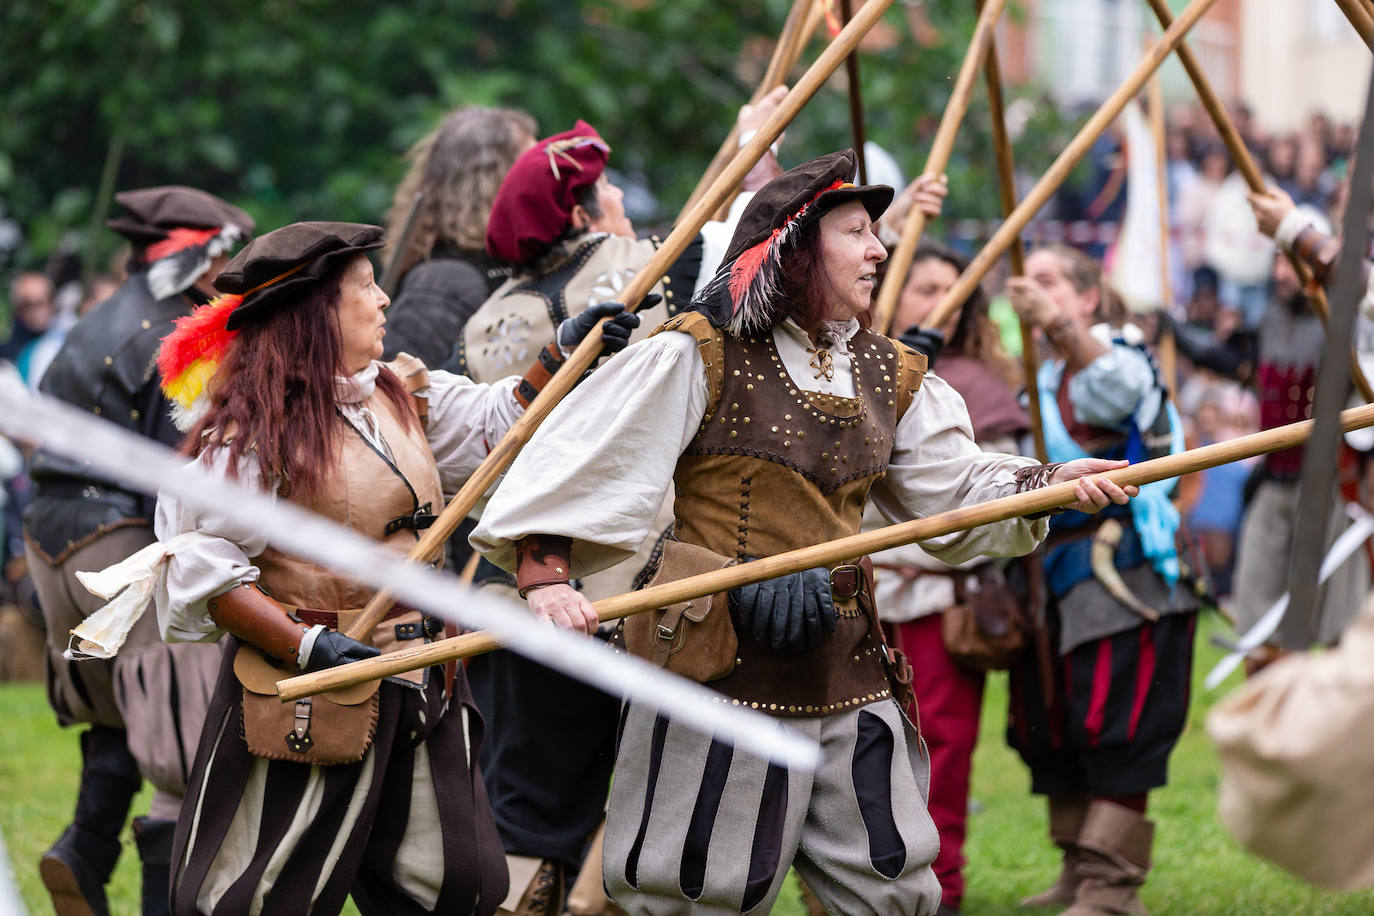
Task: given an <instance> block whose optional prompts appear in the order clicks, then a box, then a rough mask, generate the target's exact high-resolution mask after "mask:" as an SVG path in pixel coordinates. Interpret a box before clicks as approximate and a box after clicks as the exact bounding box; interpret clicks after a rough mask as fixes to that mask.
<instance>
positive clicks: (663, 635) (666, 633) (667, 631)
mask: <svg viewBox="0 0 1374 916" xmlns="http://www.w3.org/2000/svg"><path fill="white" fill-rule="evenodd" d="M654 631H655V632H656V633H657V634H658V638H659V639H669V640H671V639H672V638H673V633H674V630H673V628H672V627H665V626H664V625H663V624H661V623H660V624H659V625H658V626H657V627H655V628H654Z"/></svg>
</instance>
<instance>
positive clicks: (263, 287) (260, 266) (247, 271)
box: [215, 222, 383, 331]
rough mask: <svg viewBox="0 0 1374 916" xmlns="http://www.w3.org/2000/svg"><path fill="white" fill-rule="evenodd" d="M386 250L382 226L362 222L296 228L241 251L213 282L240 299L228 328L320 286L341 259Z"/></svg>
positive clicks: (295, 225) (283, 229) (270, 235)
mask: <svg viewBox="0 0 1374 916" xmlns="http://www.w3.org/2000/svg"><path fill="white" fill-rule="evenodd" d="M382 245H383V240H382V227H381V226H369V225H366V224H364V223H325V222H313V223H292V224H291V225H289V226H283V227H281V228H280V229H274V230H273V231H271V232H269V233H267V234H266V235H264V236H261V237H260V238H257V239H254V240H253V242H252V243H251V244H249V245H248V246H247V247H245V248H244V249H243V250H242V251H240V252H239V253H238V254H237V255H236V256H235V257H234V259H233V260H232V261H230V262H229V266H227V267H225V268H224V270H223V271H222V272H221V273H220V275H219V276H218V277H216V278H215V289H217V290H219V291H220V292H222V293H229V294H231V295H235V296H241V297H242V301H241V302H240V303H239V305H238V306H237V307H236V308H235V309H234V310H233V312H231V313H230V314H229V319H228V323H227V324H226V325H225V327H226V328H227V329H228V330H230V331H232V330H235V329H237V328H239V327H242V326H243V324H244V323H245V322H246V321H251V320H253V319H255V318H259V317H262V316H264V315H267V314H268V313H270V312H271V311H272V310H273V309H275V308H278V307H279V306H280V305H281V304H283V303H285V302H287V301H289V300H290V299H292V298H294V297H296V296H299V295H301V294H303V293H305V292H306V291H307V290H308V289H309V288H310V287H311V286H312V285H314V284H315V283H318V282H319V281H320V279H321V278H322V277H324V275H325V274H326V273H328V272H329V270H330V268H331V267H333V266H335V265H336V264H338V263H339V260H340V259H341V258H347V257H351V256H352V255H355V254H358V253H359V252H363V251H371V250H372V249H374V248H380V247H382Z"/></svg>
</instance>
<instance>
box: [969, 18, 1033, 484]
mask: <svg viewBox="0 0 1374 916" xmlns="http://www.w3.org/2000/svg"><path fill="white" fill-rule="evenodd" d="M983 80H984V82H986V83H987V87H988V114H989V115H990V116H991V118H992V145H993V148H994V149H995V150H996V154H997V177H998V189H999V192H1000V195H1001V199H1002V216H1003V217H1007V216H1010V215H1011V214H1012V213H1013V212H1014V211H1015V210H1016V166H1015V163H1014V162H1013V161H1012V155H1011V138H1010V137H1009V136H1008V135H1007V121H1006V116H1005V113H1004V108H1003V106H1002V70H1001V67H1000V65H999V64H998V62H997V43H996V41H994V42H993V43H992V44H990V45H989V46H988V56H987V60H985V61H984V62H983ZM1007 257H1008V260H1010V261H1011V275H1012V276H1013V277H1024V276H1025V275H1026V249H1025V245H1023V244H1022V242H1021V237H1020V236H1019V235H1018V236H1017V237H1016V238H1015V239H1013V240H1012V243H1011V247H1010V248H1009V249H1008V250H1007ZM1019 324H1020V327H1021V371H1022V373H1023V374H1024V375H1025V376H1026V395H1027V398H1028V399H1029V401H1030V405H1029V406H1030V411H1029V412H1030V421H1031V438H1032V439H1033V440H1034V442H1035V457H1036V458H1038V459H1039V460H1040V461H1042V462H1043V461H1048V460H1049V457H1048V455H1049V452H1048V451H1047V450H1046V448H1045V427H1044V426H1043V425H1042V421H1041V418H1040V383H1039V380H1038V376H1037V374H1036V373H1037V370H1038V369H1039V368H1040V365H1039V360H1037V359H1036V344H1035V335H1034V334H1033V333H1032V331H1031V327H1030V325H1028V324H1026V322H1025V321H1024V320H1019Z"/></svg>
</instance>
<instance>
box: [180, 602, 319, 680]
mask: <svg viewBox="0 0 1374 916" xmlns="http://www.w3.org/2000/svg"><path fill="white" fill-rule="evenodd" d="M206 607H207V608H208V609H209V611H210V619H212V620H213V621H214V622H215V623H216V624H217V625H218V626H219V627H220V629H223V630H226V631H228V632H229V633H232V634H233V635H235V636H237V637H238V638H239V639H241V640H243V641H244V642H246V643H251V644H252V645H254V646H256V647H257V648H259V649H261V650H262V651H263V652H266V653H267V654H268V655H270V656H272V657H273V658H276V659H279V660H281V661H283V662H285V663H287V664H288V665H290V666H291V667H293V668H294V667H296V665H297V653H298V652H299V651H300V646H301V639H302V638H303V637H304V636H305V634H306V631H307V630H309V629H310V628H309V627H307V626H306V625H305V624H303V623H301V622H300V621H299V620H293V619H292V618H291V616H290V615H289V614H288V613H287V611H286V609H285V608H284V607H282V606H281V605H280V604H278V603H277V602H276V601H273V600H272V599H271V598H269V597H267V595H266V594H265V593H264V592H263V591H262V589H260V588H258V587H257V586H256V585H252V584H248V585H238V586H235V587H234V588H231V589H230V590H229V591H227V592H225V593H224V594H223V595H217V596H216V597H214V598H211V599H210V601H209V602H208V604H207V605H206Z"/></svg>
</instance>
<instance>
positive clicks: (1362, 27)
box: [1336, 0, 1374, 48]
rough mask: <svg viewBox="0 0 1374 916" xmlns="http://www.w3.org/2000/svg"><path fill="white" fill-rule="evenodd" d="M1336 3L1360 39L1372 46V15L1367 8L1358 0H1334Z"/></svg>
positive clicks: (1373, 21)
mask: <svg viewBox="0 0 1374 916" xmlns="http://www.w3.org/2000/svg"><path fill="white" fill-rule="evenodd" d="M1336 5H1337V6H1339V7H1340V8H1341V12H1342V13H1345V18H1346V19H1349V20H1350V24H1351V25H1352V26H1354V28H1355V31H1356V32H1358V33H1359V35H1360V39H1361V40H1362V41H1364V43H1365V44H1366V45H1369V46H1370V47H1371V48H1374V16H1371V15H1370V12H1369V9H1368V8H1366V7H1365V5H1364V4H1362V3H1359V2H1358V0H1336Z"/></svg>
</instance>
